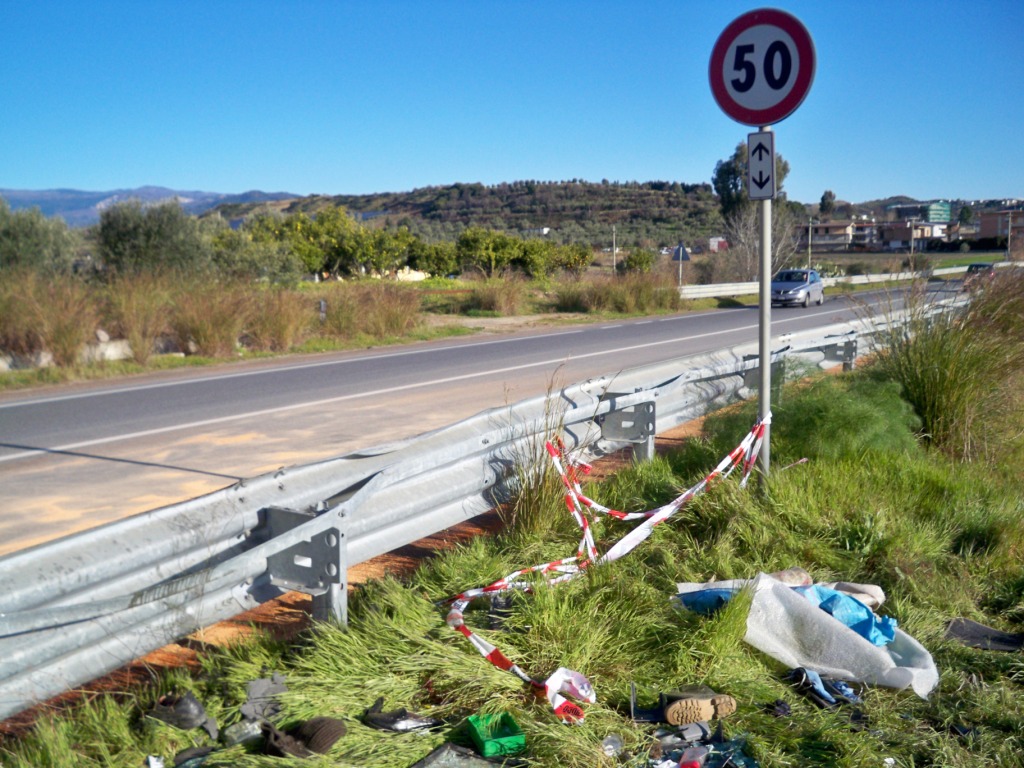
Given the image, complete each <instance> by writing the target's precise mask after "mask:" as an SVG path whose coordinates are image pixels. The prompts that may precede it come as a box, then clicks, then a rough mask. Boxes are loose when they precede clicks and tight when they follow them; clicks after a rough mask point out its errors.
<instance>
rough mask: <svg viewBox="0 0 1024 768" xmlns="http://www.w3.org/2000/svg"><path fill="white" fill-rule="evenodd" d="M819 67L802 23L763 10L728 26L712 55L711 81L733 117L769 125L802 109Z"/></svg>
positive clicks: (786, 15) (782, 12)
mask: <svg viewBox="0 0 1024 768" xmlns="http://www.w3.org/2000/svg"><path fill="white" fill-rule="evenodd" d="M814 67H815V56H814V43H813V42H812V41H811V36H810V35H809V34H808V32H807V30H806V29H805V28H804V26H803V24H801V23H800V22H799V21H798V20H797V19H796V18H794V17H793V16H791V15H789V14H788V13H785V12H784V11H778V10H775V9H762V10H759V11H751V12H750V13H746V14H744V15H743V16H740V17H739V18H738V19H736V20H735V21H733V22H732V24H730V25H729V26H728V27H726V29H725V31H724V32H723V33H722V34H721V35H720V36H719V38H718V41H717V42H716V43H715V47H714V49H713V50H712V52H711V63H710V65H709V67H708V78H709V80H710V82H711V92H712V93H713V94H714V97H715V100H716V101H717V102H718V105H719V106H720V107H721V108H722V110H723V111H724V112H725V113H726V114H727V115H729V117H731V118H732V119H733V120H736V121H738V122H741V123H745V124H747V125H758V126H767V125H771V124H772V123H777V122H778V121H780V120H782V119H784V118H786V117H788V116H789V115H790V114H792V112H793V111H794V110H795V109H796V108H797V107H798V106H800V103H801V102H802V101H803V100H804V97H805V96H807V92H808V91H809V90H810V87H811V81H812V80H813V79H814Z"/></svg>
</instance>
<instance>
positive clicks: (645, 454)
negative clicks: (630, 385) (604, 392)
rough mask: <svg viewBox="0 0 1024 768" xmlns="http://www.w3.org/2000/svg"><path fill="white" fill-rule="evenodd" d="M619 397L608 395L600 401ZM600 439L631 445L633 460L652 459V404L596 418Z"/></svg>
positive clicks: (653, 423)
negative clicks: (599, 428)
mask: <svg viewBox="0 0 1024 768" xmlns="http://www.w3.org/2000/svg"><path fill="white" fill-rule="evenodd" d="M617 396H621V395H614V394H609V395H608V396H607V397H604V398H602V399H604V400H609V401H611V404H612V408H615V398H616V397H617ZM597 423H598V425H599V426H600V427H601V437H603V438H604V439H605V440H619V441H624V442H627V443H633V458H635V459H636V460H637V461H648V460H649V459H652V458H653V457H654V435H655V432H656V427H655V420H654V403H653V402H649V403H637V404H636V405H631V406H628V407H626V408H620V409H618V410H612V411H609V412H608V413H605V414H601V415H599V416H598V417H597Z"/></svg>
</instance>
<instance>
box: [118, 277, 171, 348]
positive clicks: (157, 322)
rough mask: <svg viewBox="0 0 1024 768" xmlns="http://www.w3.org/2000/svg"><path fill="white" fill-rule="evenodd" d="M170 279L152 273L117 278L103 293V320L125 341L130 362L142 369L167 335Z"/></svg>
mask: <svg viewBox="0 0 1024 768" xmlns="http://www.w3.org/2000/svg"><path fill="white" fill-rule="evenodd" d="M172 292H173V289H172V283H171V278H169V277H165V276H163V275H160V274H158V273H155V272H140V273H135V274H131V273H129V274H124V275H116V276H115V277H114V279H113V280H112V281H111V282H110V283H109V284H108V286H107V289H106V301H105V309H104V312H105V319H106V320H107V321H109V322H110V323H111V324H112V325H111V328H110V330H111V331H112V333H114V334H116V335H117V336H120V337H121V338H123V339H126V340H127V341H128V345H129V346H130V347H131V351H132V359H133V360H134V361H135V362H137V363H138V364H139V365H145V364H146V362H147V361H148V360H149V358H150V356H151V355H152V353H153V351H154V350H155V348H156V342H157V340H158V339H159V338H160V336H162V335H163V334H165V333H167V331H168V327H167V313H168V309H169V308H170V305H171V296H172Z"/></svg>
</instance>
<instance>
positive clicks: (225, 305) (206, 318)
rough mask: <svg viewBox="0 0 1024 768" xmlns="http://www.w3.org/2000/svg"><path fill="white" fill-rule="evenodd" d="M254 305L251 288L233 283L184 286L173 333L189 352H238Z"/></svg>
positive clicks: (177, 301) (176, 302)
mask: <svg viewBox="0 0 1024 768" xmlns="http://www.w3.org/2000/svg"><path fill="white" fill-rule="evenodd" d="M251 307H252V300H251V295H250V293H249V291H248V290H247V289H246V288H244V287H242V286H239V285H236V284H233V283H214V282H205V281H199V280H197V281H194V282H191V283H184V284H182V285H181V286H180V288H179V290H178V293H177V295H176V296H175V297H174V304H173V309H172V311H171V318H170V327H171V334H172V336H173V338H174V340H175V342H176V344H177V345H178V348H179V349H180V350H182V351H183V352H185V353H187V354H197V355H204V356H208V357H227V356H230V355H233V354H235V352H236V350H237V349H238V342H239V338H240V337H241V335H242V330H243V329H244V328H245V326H246V324H247V322H248V320H249V316H250V312H251Z"/></svg>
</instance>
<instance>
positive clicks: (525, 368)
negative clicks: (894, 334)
mask: <svg viewBox="0 0 1024 768" xmlns="http://www.w3.org/2000/svg"><path fill="white" fill-rule="evenodd" d="M853 314H854V310H853V309H852V307H851V304H850V303H849V302H848V301H847V300H846V299H845V298H843V297H828V299H827V301H826V303H825V304H824V305H823V306H821V307H815V306H812V307H811V308H809V309H801V308H794V309H775V310H773V312H772V333H773V335H777V334H780V333H786V332H792V331H798V330H806V329H809V328H813V327H818V326H822V325H828V324H831V323H835V322H839V321H841V320H846V319H850V318H851V317H852V316H853ZM757 338H758V310H757V308H756V307H745V308H739V309H727V310H717V311H709V312H702V313H691V314H685V315H676V316H669V317H656V318H648V319H639V320H629V321H622V322H616V323H598V324H594V325H586V326H572V327H558V328H547V329H544V330H539V331H537V330H534V331H530V332H526V333H514V334H508V335H498V336H495V335H488V334H482V335H476V336H473V337H469V338H465V337H464V338H461V339H457V340H446V341H438V342H429V343H421V344H416V345H412V346H407V347H401V348H396V347H389V348H381V349H371V350H367V351H363V352H356V353H344V354H328V355H318V356H316V357H305V356H304V357H301V358H296V357H288V358H281V359H277V360H274V361H261V362H257V363H242V364H232V365H225V366H220V367H218V368H214V369H203V370H199V371H196V370H190V371H175V372H172V373H163V374H158V375H150V376H145V377H139V378H132V379H129V380H124V381H120V382H117V383H114V384H111V383H109V382H107V383H102V384H79V385H70V386H66V387H61V388H58V389H48V390H46V391H39V392H34V393H7V394H4V395H2V396H0V499H2V504H3V507H2V513H0V554H3V553H6V552H12V551H16V550H19V549H23V548H25V547H28V546H31V545H34V544H38V543H41V542H44V541H47V540H50V539H53V538H57V537H59V536H62V535H65V534H68V533H71V532H74V531H77V530H82V529H85V528H90V527H93V526H96V525H100V524H102V523H106V522H110V521H113V520H117V519H120V518H123V517H126V516H128V515H132V514H135V513H138V512H143V511H146V510H149V509H154V508H156V507H159V506H163V505H166V504H170V503H173V502H177V501H181V500H184V499H188V498H193V497H195V496H199V495H202V494H204V493H209V492H210V491H213V490H216V489H218V488H222V487H224V486H226V485H230V484H232V483H234V482H235V481H237V480H239V479H242V478H245V477H252V476H254V475H258V474H262V473H264V472H268V471H272V470H275V469H277V468H279V467H282V466H289V465H293V464H304V463H309V462H313V461H316V460H320V459H326V458H331V457H335V456H340V455H343V454H345V453H349V452H351V451H354V450H358V449H361V448H367V447H370V446H375V445H380V444H382V443H387V442H391V441H394V440H398V439H402V438H406V437H411V436H414V435H417V434H420V433H422V432H426V431H429V430H431V429H435V428H438V427H441V426H445V425H447V424H451V423H454V422H456V421H458V420H460V419H463V418H466V417H468V416H470V415H472V414H474V413H477V412H479V411H481V410H484V409H486V408H490V407H494V406H500V405H502V404H505V403H512V402H516V401H519V400H522V399H525V398H527V397H532V396H534V395H538V394H543V393H544V392H546V391H549V390H551V389H558V388H560V387H561V386H564V385H566V384H570V383H573V382H577V381H582V380H585V379H587V378H590V377H593V376H599V375H604V374H611V373H614V372H616V371H618V370H621V369H625V368H631V367H634V366H637V365H642V364H646V363H650V362H655V361H660V360H666V359H671V358H675V357H683V356H686V355H691V354H697V353H700V352H706V351H711V350H715V349H722V348H725V347H730V346H734V345H736V344H742V343H749V342H756V341H757Z"/></svg>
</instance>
